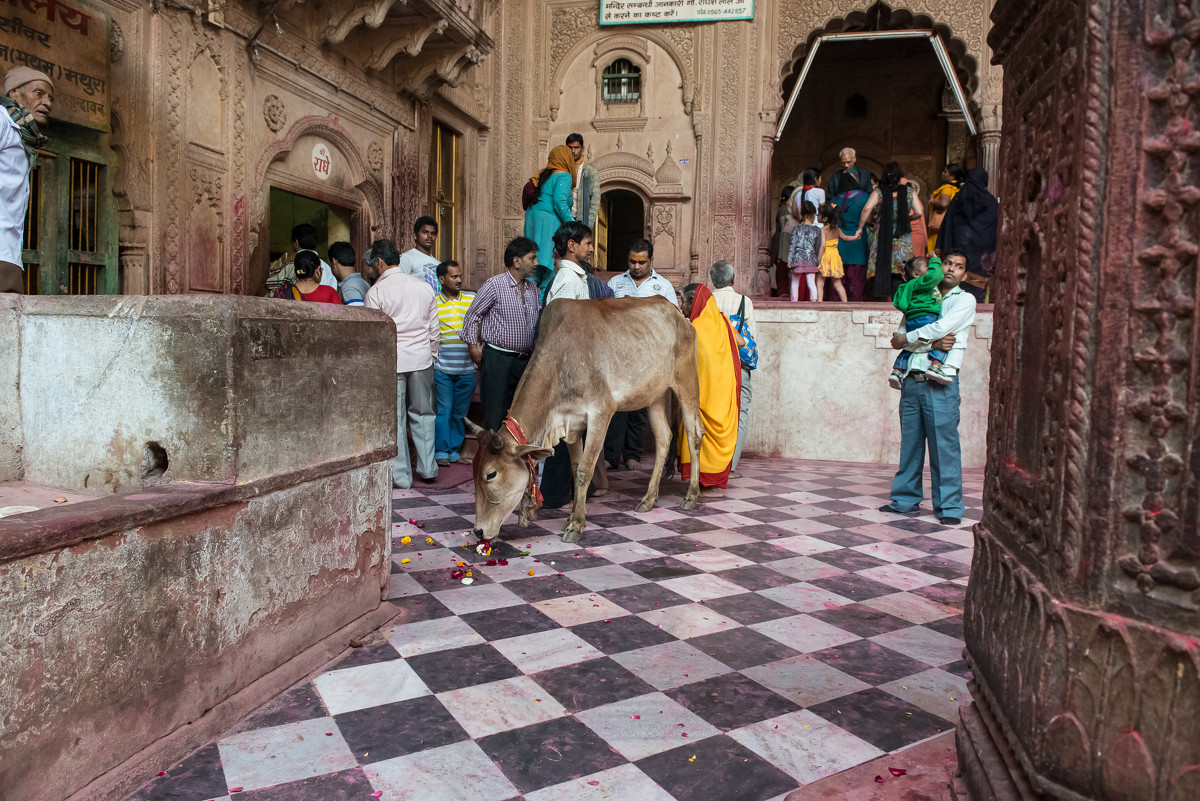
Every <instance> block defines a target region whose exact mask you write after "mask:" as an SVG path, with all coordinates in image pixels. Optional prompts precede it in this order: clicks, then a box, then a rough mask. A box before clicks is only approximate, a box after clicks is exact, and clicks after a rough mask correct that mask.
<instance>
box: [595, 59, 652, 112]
mask: <svg viewBox="0 0 1200 801" xmlns="http://www.w3.org/2000/svg"><path fill="white" fill-rule="evenodd" d="M641 96H642V71H641V70H640V69H638V68H637V67H635V66H634V65H633V62H632V61H630V60H629V59H627V58H619V59H617V60H616V61H614V62H613V63H612V64H610V65H609V66H608V69H606V70H605V71H604V73H603V75H602V79H601V82H600V97H601V99H602V100H604V102H605V103H636V102H638V100H639V99H640V98H641Z"/></svg>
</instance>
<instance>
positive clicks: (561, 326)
mask: <svg viewBox="0 0 1200 801" xmlns="http://www.w3.org/2000/svg"><path fill="white" fill-rule="evenodd" d="M668 392H674V393H675V397H676V398H678V400H679V405H680V407H681V409H682V411H683V424H684V429H685V430H686V432H687V437H688V443H689V446H690V447H691V450H692V453H699V452H700V440H701V439H702V438H703V436H704V424H703V423H702V422H701V419H700V382H699V379H698V378H697V375H696V332H695V329H693V328H692V326H691V324H690V323H689V322H688V321H687V319H686V318H684V316H683V315H682V314H680V313H679V310H678V309H677V308H675V306H673V305H672V304H671V302H670V301H668V300H665V299H663V298H658V297H656V298H618V299H611V298H610V299H605V300H556V301H554V302H553V303H551V304H550V305H548V306H547V307H546V310H545V311H543V312H542V319H541V323H540V330H539V334H538V344H537V347H536V348H535V349H534V352H533V357H532V358H531V359H530V360H529V366H528V367H527V368H526V369H525V375H524V376H523V377H522V378H521V383H520V384H518V385H517V391H516V395H515V396H514V397H513V403H512V408H511V409H510V410H509V418H510V419H511V420H512V421H515V422H516V425H515V426H512V427H508V426H506V427H504V428H502V429H501V430H500V431H499V432H495V431H484V430H483V429H481V428H480V427H479V426H477V425H475V424H474V423H471V421H470V420H468V421H467V425H468V426H469V427H470V429H471V431H472V432H473V433H475V434H476V435H477V436H478V437H479V452H478V454H476V456H475V461H474V473H475V536H477V537H479V538H481V539H488V540H490V539H493V538H494V537H495V536H496V535H497V534H498V533H499V532H500V525H501V523H503V522H504V520H505V519H507V518H508V516H509V514H510V513H512V511H513V509H515V508H516V507H517V504H518V503H520V502H521V500H522V497H523V496H524V495H525V493H526V489H527V488H530V489H532V487H533V481H534V474H533V462H534V461H536V460H538V459H542V458H544V457H546V456H549V455H550V454H551V453H552V452H553V448H554V445H555V443H557V442H558V441H559V440H560V439H562V440H564V441H565V442H566V443H567V448H568V450H569V451H570V453H571V465H572V467H573V468H574V469H575V503H574V506H573V507H572V509H571V517H570V518H569V519H568V520H567V524H566V527H565V528H564V529H563V535H562V539H563V542H578V541H579V538H580V536H581V535H582V533H583V526H584V522H585V519H586V509H585V506H586V501H587V492H586V490H587V487H588V485H590V484H591V481H592V472H593V470H594V469H595V467H596V459H597V457H598V456H599V455H600V452H601V450H603V447H604V432H605V431H607V430H608V422H609V420H611V419H612V416H613V412H617V411H630V410H633V409H641V408H643V407H646V408H647V409H648V410H649V415H650V427H651V429H653V431H654V472H653V473H651V475H650V486H649V487H648V488H647V489H646V495H645V496H644V497H643V498H642V501H641V503H640V504H638V507H637V510H638V511H639V512H648V511H650V510H651V509H653V508H654V502H655V501H657V500H658V484H659V480H660V479H661V478H662V472H663V465H664V464H665V463H666V460H667V451H668V450H670V447H671V427H670V424H669V423H668V422H667V403H668V398H669V396H668ZM585 431H589V432H591V434H592V435H591V436H589V437H587V439H586V445H585V444H584V443H583V441H582V440H583V434H584V432H585ZM519 439H523V440H524V442H520V441H519ZM699 496H700V484H699V474H698V471H692V476H691V482H690V483H689V484H688V490H687V495H686V496H685V497H684V499H683V503H682V504H681V508H683V509H695V508H696V505H697V499H698V498H699ZM535 508H536V506H535V505H534V504H533V503H532V501H531V499H528V502H527V503H526V505H525V506H524V507H523V508H522V510H521V515H520V522H521V524H522V525H525V524H526V522H527V521H528V519H529V516H530V514H531V513H532V511H533V510H534V509H535Z"/></svg>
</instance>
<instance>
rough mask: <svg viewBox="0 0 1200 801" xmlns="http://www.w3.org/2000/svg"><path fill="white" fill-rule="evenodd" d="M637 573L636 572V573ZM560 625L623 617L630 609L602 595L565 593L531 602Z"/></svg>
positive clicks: (535, 607)
mask: <svg viewBox="0 0 1200 801" xmlns="http://www.w3.org/2000/svg"><path fill="white" fill-rule="evenodd" d="M635 575H636V574H635ZM530 606H532V607H533V608H534V609H536V610H538V611H539V612H541V613H542V614H544V615H546V616H547V617H548V618H550V619H551V620H553V621H554V622H555V623H557V624H558V625H560V626H578V625H580V624H581V623H593V622H595V621H597V620H609V619H611V618H614V617H623V616H625V615H627V614H629V612H628V611H626V610H625V609H623V608H622V607H620V606H617V605H616V604H614V603H613V602H612V601H610V600H608V599H607V598H605V597H603V596H601V595H595V594H588V595H564V596H560V597H558V598H547V599H546V600H544V601H536V602H534V603H532V604H530Z"/></svg>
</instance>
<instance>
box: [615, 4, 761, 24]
mask: <svg viewBox="0 0 1200 801" xmlns="http://www.w3.org/2000/svg"><path fill="white" fill-rule="evenodd" d="M731 19H754V0H600V24H601V25H646V24H651V23H655V22H716V21H717V20H731Z"/></svg>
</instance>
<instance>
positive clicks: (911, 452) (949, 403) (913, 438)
mask: <svg viewBox="0 0 1200 801" xmlns="http://www.w3.org/2000/svg"><path fill="white" fill-rule="evenodd" d="M960 400H961V398H960V396H959V391H958V378H957V377H955V378H954V379H953V380H952V381H951V382H950V383H949V384H948V385H945V386H943V385H942V384H939V383H937V382H936V381H918V380H917V379H916V378H915V377H913V376H911V375H910V376H908V377H907V378H905V379H904V384H903V386H902V387H901V390H900V468H899V469H898V470H897V471H896V477H895V479H893V480H892V507H893V508H895V509H897V510H899V511H901V512H911V511H914V510H915V509H916V508H917V507H918V506H920V505H921V500H922V498H923V497H924V494H925V492H924V489H923V487H922V482H921V477H922V473H923V472H924V469H925V446H926V444H928V446H929V473H930V483H931V485H932V486H931V488H930V489H931V495H932V497H933V511H934V513H935V514H937V516H938V517H957V518H961V517H962V516H963V494H962V450H961V448H960V446H959V441H958V418H959V403H960Z"/></svg>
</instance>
